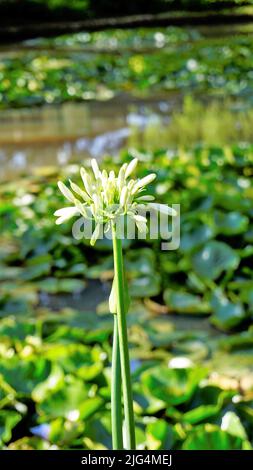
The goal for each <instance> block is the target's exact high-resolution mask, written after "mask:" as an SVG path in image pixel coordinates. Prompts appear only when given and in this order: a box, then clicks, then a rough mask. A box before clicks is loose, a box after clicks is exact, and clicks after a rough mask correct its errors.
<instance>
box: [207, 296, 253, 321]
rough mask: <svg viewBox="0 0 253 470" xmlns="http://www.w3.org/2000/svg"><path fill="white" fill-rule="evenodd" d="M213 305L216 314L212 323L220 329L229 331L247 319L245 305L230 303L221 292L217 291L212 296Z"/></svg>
mask: <svg viewBox="0 0 253 470" xmlns="http://www.w3.org/2000/svg"><path fill="white" fill-rule="evenodd" d="M211 305H212V308H213V312H214V315H212V318H211V322H212V323H213V324H214V325H215V326H217V327H218V328H221V329H224V330H228V329H230V328H233V327H235V326H237V325H239V324H240V323H241V322H242V321H243V320H244V319H245V318H247V313H246V312H245V310H244V307H243V304H242V303H240V302H238V303H233V302H230V301H229V299H228V298H227V297H226V296H225V295H224V294H223V293H222V291H221V290H217V291H216V292H215V293H214V294H213V295H212V298H211Z"/></svg>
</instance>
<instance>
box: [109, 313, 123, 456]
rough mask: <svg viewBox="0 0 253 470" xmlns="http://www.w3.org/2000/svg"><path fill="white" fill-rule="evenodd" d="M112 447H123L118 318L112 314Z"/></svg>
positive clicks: (115, 448) (114, 448) (117, 448)
mask: <svg viewBox="0 0 253 470" xmlns="http://www.w3.org/2000/svg"><path fill="white" fill-rule="evenodd" d="M111 404H112V405H111V406H112V411H111V413H112V447H113V450H122V449H123V436H122V404H121V369H120V350H119V336H118V319H117V315H114V330H113V348H112V392H111Z"/></svg>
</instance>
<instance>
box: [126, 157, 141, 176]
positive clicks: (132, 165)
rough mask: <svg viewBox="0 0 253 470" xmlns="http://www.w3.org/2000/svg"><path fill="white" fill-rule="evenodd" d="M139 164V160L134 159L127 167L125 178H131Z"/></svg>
mask: <svg viewBox="0 0 253 470" xmlns="http://www.w3.org/2000/svg"><path fill="white" fill-rule="evenodd" d="M137 163H138V158H134V159H133V160H132V161H131V162H130V163H129V165H128V166H127V169H126V174H125V178H128V176H130V175H131V173H133V171H134V170H135V168H136V166H137Z"/></svg>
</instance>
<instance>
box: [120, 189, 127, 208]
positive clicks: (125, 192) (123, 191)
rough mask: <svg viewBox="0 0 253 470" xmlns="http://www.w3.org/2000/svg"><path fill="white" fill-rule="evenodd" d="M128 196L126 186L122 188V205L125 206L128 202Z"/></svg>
mask: <svg viewBox="0 0 253 470" xmlns="http://www.w3.org/2000/svg"><path fill="white" fill-rule="evenodd" d="M127 196H128V189H127V187H126V186H124V188H123V189H122V192H121V195H120V205H121V206H122V207H125V205H126V202H127Z"/></svg>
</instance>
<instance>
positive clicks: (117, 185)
mask: <svg viewBox="0 0 253 470" xmlns="http://www.w3.org/2000/svg"><path fill="white" fill-rule="evenodd" d="M137 163H138V159H137V158H134V159H133V160H132V161H131V162H130V163H129V164H127V163H124V164H123V165H122V166H121V168H120V170H119V173H118V175H115V173H114V171H110V173H109V174H108V173H107V171H106V170H103V171H101V170H100V169H99V166H98V163H97V161H96V160H95V159H92V160H91V168H92V172H93V174H90V173H88V172H87V171H86V169H84V168H81V170H80V174H81V178H82V182H83V186H82V187H80V186H78V185H77V184H75V183H73V182H72V181H70V188H71V189H69V188H68V187H67V186H66V185H65V184H64V183H62V182H61V181H59V182H58V187H59V189H60V191H61V193H62V194H63V195H64V196H65V198H66V199H67V200H68V201H69V202H71V206H69V207H65V208H63V209H59V210H57V211H56V212H55V213H54V215H55V216H56V217H58V218H57V220H56V224H58V225H59V224H61V223H63V222H65V221H67V220H68V219H70V218H71V217H73V216H76V215H81V216H83V217H84V218H85V219H90V220H94V221H95V224H96V226H95V230H94V232H93V234H92V237H91V244H92V245H94V244H95V242H96V240H97V238H98V236H99V234H100V233H101V228H102V225H104V224H107V226H108V224H110V223H111V222H113V221H115V220H116V219H117V218H118V217H119V216H121V215H128V216H129V217H131V218H132V219H133V220H134V221H135V224H136V225H137V227H138V229H139V230H140V231H143V232H145V231H147V219H146V218H145V217H142V216H140V215H138V208H139V206H140V205H142V206H143V204H145V205H149V206H150V207H151V208H153V209H156V210H158V206H159V204H157V205H156V204H151V202H152V201H153V200H154V197H153V196H151V195H148V194H145V191H146V186H147V185H148V184H150V183H151V182H152V181H154V179H155V178H156V174H155V173H151V174H149V175H147V176H145V177H144V178H141V179H130V178H129V177H130V176H131V175H132V173H133V172H134V170H135V169H136V166H137ZM156 206H157V207H156ZM170 211H171V212H170V214H171V215H175V214H173V213H172V212H173V209H170Z"/></svg>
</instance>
